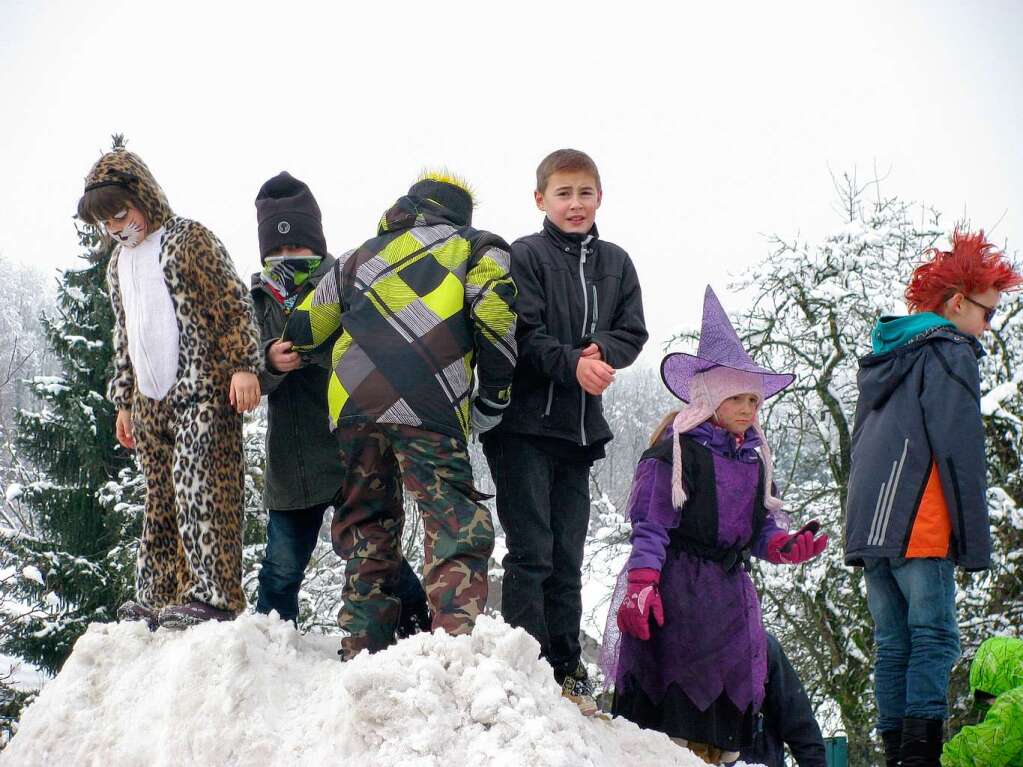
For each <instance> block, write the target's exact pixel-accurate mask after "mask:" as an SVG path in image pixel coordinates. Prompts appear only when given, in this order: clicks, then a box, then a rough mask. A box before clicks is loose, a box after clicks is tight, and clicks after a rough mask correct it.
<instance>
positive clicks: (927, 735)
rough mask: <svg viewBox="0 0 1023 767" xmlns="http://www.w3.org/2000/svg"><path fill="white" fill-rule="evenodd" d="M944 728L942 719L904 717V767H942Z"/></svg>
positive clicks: (902, 754) (902, 762) (902, 763)
mask: <svg viewBox="0 0 1023 767" xmlns="http://www.w3.org/2000/svg"><path fill="white" fill-rule="evenodd" d="M944 728H945V722H944V721H943V720H941V719H914V718H911V717H906V718H905V719H903V720H902V753H901V756H902V761H901V762H900V764H901V765H902V767H940V762H941V739H942V735H943V731H944Z"/></svg>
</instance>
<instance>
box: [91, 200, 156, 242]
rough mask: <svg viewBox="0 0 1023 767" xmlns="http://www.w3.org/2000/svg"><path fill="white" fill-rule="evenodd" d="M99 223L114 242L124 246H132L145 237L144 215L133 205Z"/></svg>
mask: <svg viewBox="0 0 1023 767" xmlns="http://www.w3.org/2000/svg"><path fill="white" fill-rule="evenodd" d="M100 223H101V224H102V225H103V228H104V229H105V230H106V232H107V234H108V235H110V238H111V239H112V240H113V241H114V242H116V243H118V244H119V245H123V246H124V247H126V248H134V247H135V246H136V245H138V244H139V243H140V242H142V241H143V240H144V239H146V217H145V216H143V215H142V211H140V210H139V209H138V208H136V207H135V206H134V205H128V206H127V207H125V209H124V210H122V211H119V212H118V213H115V214H114V215H113V216H112V217H110V218H108V219H106V220H104V221H101V222H100Z"/></svg>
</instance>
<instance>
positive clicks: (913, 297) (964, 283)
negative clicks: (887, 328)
mask: <svg viewBox="0 0 1023 767" xmlns="http://www.w3.org/2000/svg"><path fill="white" fill-rule="evenodd" d="M927 255H928V256H930V259H929V260H928V261H925V262H924V263H922V264H920V266H918V267H917V268H916V269H915V270H914V271H913V277H912V279H910V281H909V287H907V288H906V303H907V304H909V311H910V312H937V311H939V310H940V309H941V306H942V304H944V303H945V302H946V301H947V300H948V299H950V298H951V297H952V296H954V295H955V294H956V293H963V294H965V295H971V294H976V293H983V292H984V291H986V290H990V289H991V288H994V289H995V290H998V291H1002V292H1004V291H1007V290H1012V289H1014V288H1016V287H1019V285H1020V284H1021V283H1023V275H1020V274H1019V272H1017V271H1016V269H1015V267H1014V266H1013V265H1012V263H1010V262H1009V260H1008V259H1007V258H1006V257H1005V254H1004V253H1002V252H1001V251H1000V250H998V249H997V248H995V246H994V245H992V244H991V243H990V242H988V241H987V240H986V239H984V230H983V229H981V230H980V231H977V232H964V231H961V230H960V229H959V227H956V230H955V231H954V232H953V233H952V250H938V249H937V248H931V249H930V250H928V251H927Z"/></svg>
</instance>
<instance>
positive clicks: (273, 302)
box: [252, 172, 430, 638]
mask: <svg viewBox="0 0 1023 767" xmlns="http://www.w3.org/2000/svg"><path fill="white" fill-rule="evenodd" d="M256 218H257V221H258V225H259V255H260V261H261V262H262V264H263V269H262V271H260V272H258V273H256V274H254V275H252V301H253V304H254V306H255V308H256V320H257V322H258V323H259V328H260V337H261V345H262V349H263V357H264V361H265V365H264V368H263V370H262V371H261V372H260V374H259V385H260V389H261V390H262V392H263V393H264V394H266V395H267V417H268V423H267V430H266V474H265V476H264V483H263V490H264V492H263V500H264V503H265V504H266V508H267V510H268V516H269V519H268V522H267V528H266V533H267V547H266V554H265V555H264V559H263V565H262V567H261V568H260V571H259V598H258V600H257V602H256V612H260V613H269V612H270V611H271V610H276V611H277V613H278V614H279V615H280V616H281V618H283V619H284V620H289V621H292V622H297V620H298V592H299V589H300V588H301V586H302V580H303V578H304V577H305V569H306V567H307V566H308V565H309V559H310V558H311V556H312V553H313V549H314V548H315V547H316V540H317V538H318V535H319V532H320V527H321V526H322V524H323V512H324V511H325V510H326V509H327V508H328V507H330V506H332V505H333V503H334V499H335V496H336V495H337V492H338V490H339V489H340V488H341V484H342V481H343V480H344V477H345V471H344V466H342V464H341V457H340V455H339V452H338V443H337V438H336V437H335V436H334V435H333V434H332V433H331V431H330V426H329V422H330V419H329V416H328V414H327V379H328V378H329V377H330V372H329V371H328V370H327V369H326V368H325V367H321V366H320V365H318V364H309V363H310V362H311V359H309V358H305V357H303V356H300V355H299V354H298V353H297V352H296V351H294V350H292V348H291V345H292V344H291V341H282V340H281V334H282V332H283V330H284V326H285V324H286V323H287V321H288V317H290V316H291V313H292V310H293V309H294V307H295V305H296V304H297V302H299V301H301V300H302V299H303V298H304V297H306V296H307V295H308V294H309V293H310V292H311V291H313V290H315V289H316V286H317V285H318V284H319V282H320V280H321V279H322V278H323V277H324V275H326V274H328V273H329V272H330V270H331V268H332V267H333V265H334V257H333V256H331V255H330V254H328V253H327V243H326V240H325V239H324V236H323V227H322V223H321V217H320V206H319V205H318V204H317V203H316V198H315V197H313V193H312V192H311V191H310V189H309V187H308V186H307V185H306V184H304V183H303V182H301V181H299V180H298V179H297V178H294V177H293V176H292V175H291V174H289V173H287V172H283V173H279V174H278V175H276V176H274V177H273V178H271V179H270V180H269V181H267V182H266V183H265V184H263V186H262V187H260V190H259V193H258V195H257V196H256ZM393 503H394V504H395V505H396V506H399V507H400V506H401V504H402V498H401V493H400V490H399V492H398V493H397V494H396V496H395V498H394V499H393ZM391 593H392V595H393V596H395V597H397V598H398V599H400V600H401V617H400V618H399V622H398V626H397V628H396V630H395V633H396V635H397V636H398V637H399V638H400V637H404V636H408V635H410V634H412V633H415V632H416V631H417V630H420V629H429V627H430V614H429V608H428V607H427V605H426V593H425V592H424V591H423V587H422V584H421V583H420V582H419V579H418V578H417V577H416V575H415V573H414V572H412V568H411V567H409V565H408V562H404V561H403V562H402V566H401V570H400V572H399V576H398V581H397V583H396V584H394V586H393V588H392V591H391Z"/></svg>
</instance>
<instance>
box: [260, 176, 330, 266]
mask: <svg viewBox="0 0 1023 767" xmlns="http://www.w3.org/2000/svg"><path fill="white" fill-rule="evenodd" d="M256 221H257V222H258V224H259V257H260V259H265V258H266V257H267V255H269V253H270V252H271V251H273V250H275V249H277V248H279V247H281V246H282V245H293V246H295V247H306V248H309V249H310V250H311V251H313V252H314V253H317V254H319V255H321V256H323V255H326V253H327V241H326V240H325V239H324V237H323V224H322V223H321V217H320V206H319V205H317V204H316V198H315V197H313V193H312V192H310V191H309V187H308V186H306V185H305V184H304V183H302V182H301V181H299V180H298V179H297V178H295V177H294V176H292V175H291V174H290V173H288V172H287V171H282V172H281V173H279V174H277V175H276V176H274V177H273V178H272V179H270V180H269V181H267V182H266V183H265V184H263V186H261V187H260V188H259V194H257V195H256Z"/></svg>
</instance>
